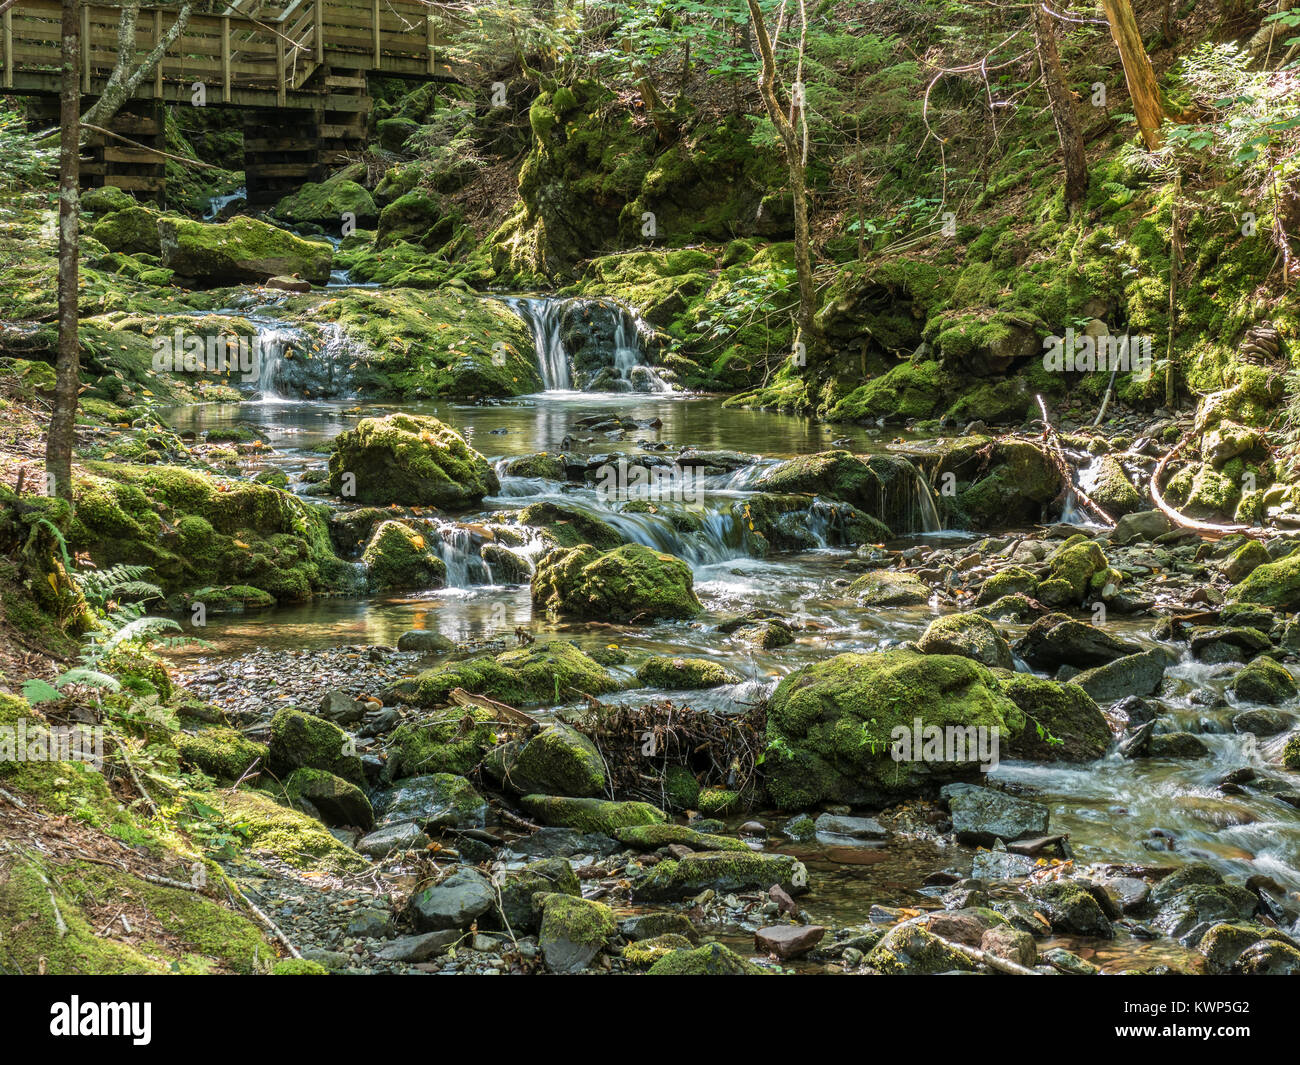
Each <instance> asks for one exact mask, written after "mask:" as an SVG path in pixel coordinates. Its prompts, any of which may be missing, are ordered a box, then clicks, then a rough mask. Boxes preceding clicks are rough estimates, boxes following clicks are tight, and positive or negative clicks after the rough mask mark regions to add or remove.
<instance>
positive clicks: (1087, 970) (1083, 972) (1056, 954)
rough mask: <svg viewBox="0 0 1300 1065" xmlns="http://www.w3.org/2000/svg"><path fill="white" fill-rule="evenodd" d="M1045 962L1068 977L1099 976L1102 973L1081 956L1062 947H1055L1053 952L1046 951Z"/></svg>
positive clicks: (1044, 954)
mask: <svg viewBox="0 0 1300 1065" xmlns="http://www.w3.org/2000/svg"><path fill="white" fill-rule="evenodd" d="M1043 961H1045V962H1047V964H1048V965H1050V966H1051V967H1052V968H1053V969H1055V970H1057V971H1058V972H1062V973H1065V974H1066V975H1067V976H1097V975H1098V974H1100V972H1101V969H1099V968H1098V967H1097V966H1095V965H1093V964H1092V962H1090V961H1085V960H1084V959H1083V958H1081V957H1079V955H1077V954H1073V953H1071V952H1070V951H1068V950H1065V949H1064V948H1062V947H1053V948H1052V949H1051V950H1048V951H1044V952H1043Z"/></svg>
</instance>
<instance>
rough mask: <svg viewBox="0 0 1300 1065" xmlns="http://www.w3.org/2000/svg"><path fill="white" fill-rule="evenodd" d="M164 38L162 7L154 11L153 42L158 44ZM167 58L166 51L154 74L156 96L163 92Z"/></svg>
mask: <svg viewBox="0 0 1300 1065" xmlns="http://www.w3.org/2000/svg"><path fill="white" fill-rule="evenodd" d="M162 39H163V13H162V9H161V8H160V9H159V10H157V11H155V12H154V13H153V43H154V44H155V45H156V44H158V42H159V41H161V40H162ZM166 58H167V55H166V53H164V54H163V55H162V56H161V57H160V58H159V60H158V66H157V68H156V69H155V70H154V75H153V93H154V95H155V96H161V95H162V93H163V66H164V65H165V60H166Z"/></svg>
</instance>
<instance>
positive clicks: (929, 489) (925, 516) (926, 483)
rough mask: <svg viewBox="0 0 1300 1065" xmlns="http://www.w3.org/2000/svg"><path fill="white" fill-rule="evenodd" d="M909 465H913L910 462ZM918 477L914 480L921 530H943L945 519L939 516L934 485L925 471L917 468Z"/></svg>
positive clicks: (916, 509) (914, 467) (917, 514)
mask: <svg viewBox="0 0 1300 1065" xmlns="http://www.w3.org/2000/svg"><path fill="white" fill-rule="evenodd" d="M909 465H912V464H911V463H909ZM912 469H913V470H915V471H916V479H915V481H914V482H913V483H914V485H915V486H916V487H915V491H916V504H915V513H916V516H917V519H918V522H917V523H918V524H919V525H920V526H921V528H920V530H919V531H920V532H927V533H934V532H942V531H943V519H942V518H940V517H939V503H938V498H939V497H938V496H937V495H936V494H935V491H934V485H932V484H931V483H930V479H929V478H928V477H926V475H925V474H924V473H922V472H921V471H920V470H918V469H916V466H914V465H912Z"/></svg>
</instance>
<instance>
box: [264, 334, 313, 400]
mask: <svg viewBox="0 0 1300 1065" xmlns="http://www.w3.org/2000/svg"><path fill="white" fill-rule="evenodd" d="M307 349H308V341H307V334H306V333H304V332H303V331H302V330H301V329H296V328H293V327H290V326H283V325H274V326H263V327H261V328H260V329H258V331H257V362H256V371H257V379H256V385H255V387H256V391H257V398H258V399H263V400H266V399H282V398H284V395H283V394H282V393H281V391H280V385H281V378H282V377H283V374H284V367H285V363H286V362H287V361H288V360H289V359H290V358H291V357H292V355H293V354H294V353H295V352H305V351H306V350H307Z"/></svg>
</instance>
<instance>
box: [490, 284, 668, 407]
mask: <svg viewBox="0 0 1300 1065" xmlns="http://www.w3.org/2000/svg"><path fill="white" fill-rule="evenodd" d="M502 298H503V299H504V302H505V304H506V306H508V307H509V308H510V309H511V310H513V311H514V312H515V313H516V314H518V315H519V316H520V317H521V318H523V319H524V321H525V322H527V323H528V327H529V329H531V330H532V334H533V347H534V349H535V350H536V352H537V369H538V372H539V373H540V374H541V378H542V386H543V388H544V389H545V390H546V391H547V392H568V391H572V390H573V389H574V387H575V378H576V379H577V382H576V383H577V388H578V390H579V391H584V392H671V391H672V390H673V388H672V386H671V385H670V384H668V382H666V381H665V380H664V379H663V378H662V377H660V376H659V374H658V373H657V372H656V371H655V369H654V367H652V366H651V365H650V364H649V363H648V362H647V361H646V359H645V354H644V350H643V348H644V345H643V343H642V338H643V334H645V333H646V332H647V331H648V329H649V327H648V326H646V325H645V324H644V323H643V322H641V321H640V320H639V319H638V318H637V317H636V315H634V314H633V313H632V312H631V311H630V310H628V308H626V307H624V306H623V305H622V304H620V303H615V302H614V301H612V300H582V299H561V298H556V297H552V296H506V297H502ZM566 331H567V333H568V335H569V339H570V341H571V342H574V343H576V344H577V345H578V346H577V348H576V349H575V350H574V351H571V350H570V349H569V345H568V344H566V342H565V338H566Z"/></svg>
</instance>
